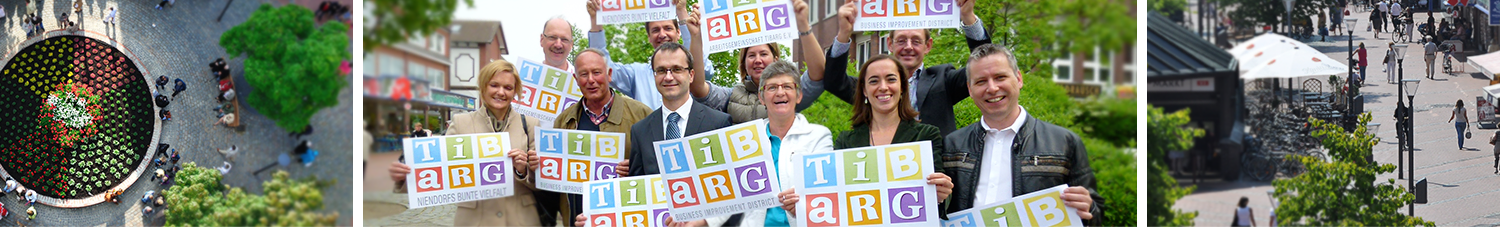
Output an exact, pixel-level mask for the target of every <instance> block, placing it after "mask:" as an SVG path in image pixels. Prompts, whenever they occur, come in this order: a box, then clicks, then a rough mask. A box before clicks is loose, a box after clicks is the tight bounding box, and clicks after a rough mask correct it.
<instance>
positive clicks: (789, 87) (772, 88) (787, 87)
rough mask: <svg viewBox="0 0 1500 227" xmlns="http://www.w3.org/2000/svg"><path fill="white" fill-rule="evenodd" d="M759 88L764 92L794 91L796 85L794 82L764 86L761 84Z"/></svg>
mask: <svg viewBox="0 0 1500 227" xmlns="http://www.w3.org/2000/svg"><path fill="white" fill-rule="evenodd" d="M760 90H761V91H765V92H779V91H796V90H797V85H795V84H767V85H765V86H761V87H760Z"/></svg>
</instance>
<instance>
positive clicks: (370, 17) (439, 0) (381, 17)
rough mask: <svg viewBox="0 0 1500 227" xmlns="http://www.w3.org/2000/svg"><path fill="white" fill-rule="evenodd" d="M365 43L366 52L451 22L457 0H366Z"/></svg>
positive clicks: (469, 0)
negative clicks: (367, 11) (367, 10)
mask: <svg viewBox="0 0 1500 227" xmlns="http://www.w3.org/2000/svg"><path fill="white" fill-rule="evenodd" d="M365 2H366V3H369V4H367V5H365V7H366V9H369V12H370V13H368V14H365V16H364V17H365V26H364V27H365V37H364V40H365V46H364V50H365V51H366V52H368V51H370V50H371V49H374V48H375V47H377V46H388V45H390V44H392V43H397V42H402V41H406V39H407V37H411V36H413V35H423V34H432V33H433V32H434V31H437V30H438V29H440V28H443V27H444V26H448V25H449V24H451V23H452V22H453V11H454V10H457V9H458V0H431V1H405V0H366V1H365ZM464 5H467V6H473V5H474V0H464Z"/></svg>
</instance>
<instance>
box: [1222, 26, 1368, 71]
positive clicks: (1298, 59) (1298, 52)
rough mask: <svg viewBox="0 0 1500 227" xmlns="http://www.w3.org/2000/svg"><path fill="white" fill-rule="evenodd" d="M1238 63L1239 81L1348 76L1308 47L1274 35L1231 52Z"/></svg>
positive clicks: (1345, 68)
mask: <svg viewBox="0 0 1500 227" xmlns="http://www.w3.org/2000/svg"><path fill="white" fill-rule="evenodd" d="M1229 53H1230V54H1231V55H1234V58H1235V60H1238V61H1239V62H1240V78H1241V79H1260V78H1295V77H1303V76H1326V75H1335V74H1343V73H1348V72H1349V66H1348V65H1345V64H1343V63H1340V62H1339V61H1337V60H1334V59H1333V58H1329V57H1328V55H1326V54H1323V53H1322V52H1318V50H1317V49H1313V48H1312V47H1310V46H1307V44H1305V43H1302V42H1300V41H1297V40H1296V39H1292V38H1288V37H1286V36H1281V35H1277V34H1273V33H1267V34H1264V35H1260V36H1257V37H1255V38H1252V39H1250V40H1249V41H1246V42H1244V43H1240V44H1239V45H1237V46H1235V47H1234V49H1230V50H1229Z"/></svg>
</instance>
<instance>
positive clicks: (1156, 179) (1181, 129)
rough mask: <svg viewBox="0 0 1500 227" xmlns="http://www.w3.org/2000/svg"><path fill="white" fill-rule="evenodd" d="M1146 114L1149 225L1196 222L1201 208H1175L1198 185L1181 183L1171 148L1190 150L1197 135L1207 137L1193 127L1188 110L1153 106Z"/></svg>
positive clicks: (1173, 149) (1186, 224)
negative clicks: (1172, 164) (1174, 173)
mask: <svg viewBox="0 0 1500 227" xmlns="http://www.w3.org/2000/svg"><path fill="white" fill-rule="evenodd" d="M1149 109H1150V110H1149V111H1150V113H1147V116H1146V125H1147V126H1146V150H1148V151H1147V152H1148V153H1146V155H1147V156H1146V157H1147V158H1148V160H1149V162H1150V163H1149V165H1151V169H1150V173H1148V174H1147V175H1146V214H1147V215H1149V217H1147V218H1146V225H1147V226H1192V225H1193V218H1194V217H1197V216H1198V212H1182V211H1178V210H1176V209H1172V205H1173V204H1176V203H1177V199H1181V198H1182V197H1183V196H1186V195H1188V194H1192V193H1193V189H1194V188H1195V187H1187V188H1180V187H1177V179H1174V178H1172V175H1171V174H1170V173H1169V171H1168V169H1167V152H1168V151H1180V150H1187V149H1191V148H1192V147H1193V139H1195V138H1198V137H1203V129H1196V128H1189V127H1187V126H1186V125H1187V124H1188V122H1190V121H1192V119H1190V118H1189V117H1188V116H1189V115H1188V112H1189V111H1188V110H1181V111H1177V112H1172V113H1170V114H1167V113H1163V112H1162V109H1161V108H1157V107H1155V106H1150V107H1149Z"/></svg>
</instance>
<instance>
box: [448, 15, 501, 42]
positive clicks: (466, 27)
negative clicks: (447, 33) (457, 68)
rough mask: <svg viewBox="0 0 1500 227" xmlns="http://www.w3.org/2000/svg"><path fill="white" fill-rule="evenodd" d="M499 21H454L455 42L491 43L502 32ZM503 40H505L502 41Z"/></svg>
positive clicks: (453, 38)
mask: <svg viewBox="0 0 1500 227" xmlns="http://www.w3.org/2000/svg"><path fill="white" fill-rule="evenodd" d="M500 26H501V25H500V22H499V21H460V20H454V21H453V27H452V28H454V29H453V30H452V32H453V37H452V40H453V41H454V42H476V43H489V42H490V41H491V40H492V39H494V38H495V36H496V34H498V33H499V32H500ZM502 40H503V39H502Z"/></svg>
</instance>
